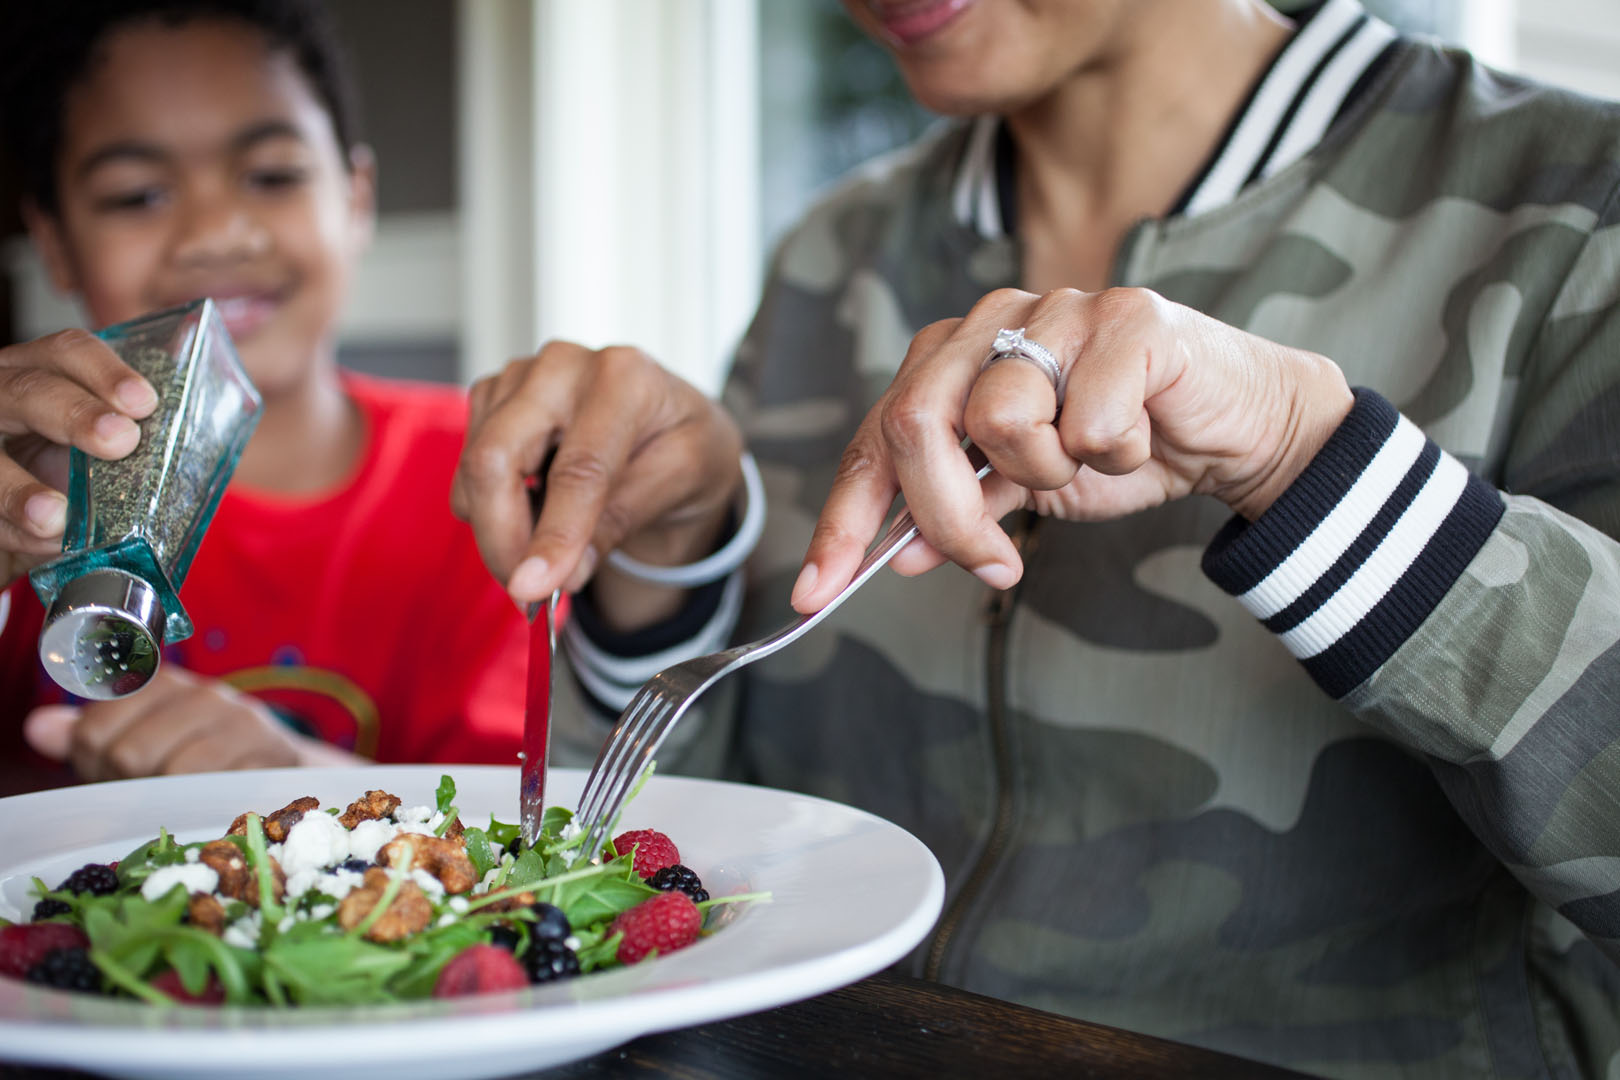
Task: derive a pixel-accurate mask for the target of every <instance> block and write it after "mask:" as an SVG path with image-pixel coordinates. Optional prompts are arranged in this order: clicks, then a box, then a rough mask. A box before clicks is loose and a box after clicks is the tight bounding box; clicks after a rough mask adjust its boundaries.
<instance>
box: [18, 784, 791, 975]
mask: <svg viewBox="0 0 1620 1080" xmlns="http://www.w3.org/2000/svg"><path fill="white" fill-rule="evenodd" d="M644 780H645V777H644V778H643V781H644ZM455 798H456V787H455V783H454V781H453V780H452V779H451V778H450V777H449V776H445V777H443V778H442V779H441V780H440V783H439V786H438V789H437V791H436V792H435V795H434V803H433V805H432V806H431V807H430V806H425V805H424V806H414V807H412V806H406V805H404V803H403V802H402V800H400V799H399V798H398V797H397V796H395V795H392V794H390V793H388V792H386V791H380V790H373V791H368V792H366V793H365V794H363V795H362V796H361V797H360V798H358V799H356V800H355V801H354V802H353V803H351V804H350V805H349V806H348V808H347V809H345V810H342V811H339V809H338V808H336V807H330V808H324V809H323V808H321V807H320V806H319V804H318V802H317V800H315V799H314V798H312V797H305V798H301V799H296V800H294V801H293V802H292V803H289V804H288V805H287V806H285V807H283V808H282V809H280V810H277V811H275V812H274V813H271V814H266V815H262V816H261V815H259V814H257V813H253V812H251V811H250V812H247V813H244V814H242V815H241V816H239V817H238V818H237V819H236V821H235V822H233V823H232V824H231V826H230V828H229V829H228V830H227V831H226V833H225V835H223V836H221V837H219V838H217V839H213V840H207V841H194V842H181V841H179V840H177V839H176V838H175V837H174V836H172V835H170V834H169V833H168V832H167V831H166V830H164V831H160V832H159V835H158V836H157V837H155V838H154V839H151V840H148V841H146V842H144V843H142V844H141V845H140V846H139V847H137V848H136V849H135V850H133V851H131V852H130V853H129V854H128V855H126V856H124V857H123V858H122V859H119V860H118V861H117V863H116V864H111V865H107V866H102V865H99V864H90V865H87V866H85V867H82V868H81V869H79V870H77V871H75V872H74V873H73V874H71V875H69V877H68V878H67V880H65V881H63V882H62V883H61V884H59V885H58V886H56V887H54V888H52V887H50V886H48V885H47V884H46V883H45V882H43V881H41V880H39V879H38V878H35V879H34V886H35V889H34V892H35V895H36V897H37V899H38V903H37V904H36V905H35V909H34V918H33V921H32V922H28V923H20V924H8V925H0V975H10V976H13V977H19V978H25V979H27V980H28V981H30V982H34V983H39V984H41V985H45V986H51V987H55V988H58V989H66V990H80V991H91V992H101V993H108V994H113V995H117V996H127V997H135V998H139V999H142V1000H145V1001H148V1002H151V1003H152V1004H154V1005H172V1004H175V1003H176V1002H180V1003H196V1004H216V1003H226V1004H231V1005H268V1006H288V1005H355V1004H378V1003H389V1002H397V1001H404V1000H409V999H415V998H423V997H429V996H438V997H446V996H457V995H461V994H468V993H482V992H491V991H498V990H512V989H518V988H520V987H523V986H528V985H531V984H535V983H544V982H551V981H554V980H556V979H563V978H570V977H573V976H575V975H581V974H587V973H589V972H592V971H596V970H599V969H602V968H609V967H614V966H617V965H620V964H627V963H636V962H639V961H641V960H643V959H646V958H648V957H651V956H656V955H659V954H662V953H668V952H671V951H674V950H675V949H679V948H683V947H685V946H686V945H688V944H690V943H691V942H692V941H693V940H695V939H696V938H697V937H698V936H700V934H702V933H703V932H704V930H703V923H704V919H705V916H706V914H707V912H708V911H709V910H710V909H711V908H712V907H714V906H715V905H718V904H725V903H735V902H738V901H747V900H756V899H761V898H763V897H764V896H765V894H758V893H751V894H745V895H737V896H727V897H719V898H713V899H711V898H710V897H709V895H708V893H707V891H706V890H704V889H703V887H702V883H701V881H699V879H698V877H697V875H696V874H695V873H693V872H692V871H691V870H690V869H688V868H687V867H685V866H684V865H681V864H680V857H679V852H678V850H677V849H676V847H675V845H674V843H673V841H671V840H670V839H669V838H668V837H666V836H664V835H663V834H662V833H659V832H657V831H655V830H651V829H644V830H635V831H632V832H626V833H621V834H620V835H619V836H618V837H617V838H616V839H615V840H614V841H612V842H610V843H609V844H608V845H607V847H606V848H605V849H604V850H603V851H602V852H600V853H586V852H583V851H581V850H580V845H581V844H582V842H583V839H584V835H583V831H582V830H580V829H579V828H577V827H576V826H574V825H573V822H572V817H573V815H572V813H571V812H570V811H568V810H565V809H562V808H560V807H552V808H550V809H548V810H547V811H546V812H545V816H544V819H543V821H542V825H541V830H540V835H539V836H538V837H537V838H536V840H535V842H534V844H533V845H531V846H525V845H524V844H523V843H522V841H521V839H520V837H519V830H518V827H517V826H516V825H513V824H508V823H505V822H501V821H498V820H496V819H495V818H494V817H493V816H491V818H490V819H489V821H488V823H487V824H486V825H484V826H482V827H474V826H465V825H463V823H462V821H461V818H460V815H459V813H458V810H457V807H456V806H455ZM610 831H611V830H610ZM593 855H594V856H596V857H595V858H593V857H592V856H593ZM0 922H3V920H0Z"/></svg>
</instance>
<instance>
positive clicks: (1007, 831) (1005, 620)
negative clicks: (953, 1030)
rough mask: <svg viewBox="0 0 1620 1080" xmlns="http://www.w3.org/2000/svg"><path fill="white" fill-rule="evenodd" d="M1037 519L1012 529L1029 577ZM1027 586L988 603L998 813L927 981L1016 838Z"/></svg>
mask: <svg viewBox="0 0 1620 1080" xmlns="http://www.w3.org/2000/svg"><path fill="white" fill-rule="evenodd" d="M1039 520H1040V519H1039V517H1038V516H1037V515H1036V514H1034V513H1032V512H1030V511H1019V513H1018V516H1017V518H1016V520H1015V521H1014V522H1013V525H1012V528H1010V529H1009V530H1008V536H1009V537H1010V538H1011V539H1012V542H1013V546H1014V547H1016V548H1017V549H1018V554H1019V557H1020V558H1021V559H1022V560H1023V561H1024V567H1025V570H1026V577H1027V576H1028V575H1027V570H1028V567H1029V558H1030V556H1031V555H1032V554H1033V552H1034V547H1035V545H1034V538H1035V529H1036V525H1037V523H1038V521H1039ZM1023 585H1024V582H1023V580H1022V579H1021V580H1020V581H1019V583H1018V584H1017V585H1015V586H1013V587H1012V588H1011V589H1006V590H999V591H994V592H991V593H990V597H989V601H988V602H987V603H986V604H985V611H984V618H985V622H986V623H987V625H988V628H989V633H988V636H987V638H986V641H985V716H986V718H987V719H988V720H989V723H990V760H991V784H992V795H993V800H992V801H993V805H994V806H995V810H994V816H993V817H992V819H991V822H990V832H989V836H988V838H987V839H986V840H985V843H984V847H983V848H982V849H981V850H980V852H979V856H978V858H977V859H975V860H974V863H973V868H972V870H970V871H969V872H968V876H967V878H966V880H964V881H963V883H962V887H961V889H959V890H958V891H957V893H956V897H955V898H954V899H953V900H952V901H951V903H950V906H949V907H948V908H946V910H945V914H944V915H942V916H940V920H939V924H938V925H937V926H936V927H935V928H934V936H933V940H932V941H931V942H930V943H929V946H928V953H927V958H926V961H925V962H924V964H923V977H924V978H926V979H933V980H937V979H938V978H939V977H940V972H941V970H942V969H943V968H944V965H945V956H946V953H947V951H948V950H949V949H950V945H951V941H952V938H953V937H954V936H955V934H956V931H957V928H958V927H959V926H960V925H961V922H962V920H963V918H965V917H966V916H967V913H968V911H969V910H970V909H971V908H972V907H973V906H974V904H975V902H976V901H977V900H978V897H979V894H980V892H982V891H983V889H984V885H985V883H986V882H987V881H988V880H989V879H990V875H991V874H992V873H993V872H994V871H995V869H996V868H997V867H998V866H999V865H1000V863H1001V860H1002V857H1003V856H1004V855H1005V854H1006V850H1007V842H1008V840H1009V839H1010V838H1011V835H1012V827H1013V818H1014V816H1015V812H1016V807H1015V805H1014V784H1013V748H1012V733H1011V718H1010V717H1009V716H1008V710H1007V628H1008V624H1009V623H1011V621H1012V612H1013V608H1014V607H1015V606H1017V604H1018V596H1019V594H1020V593H1021V592H1022V591H1023Z"/></svg>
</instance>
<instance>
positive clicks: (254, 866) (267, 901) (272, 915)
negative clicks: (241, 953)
mask: <svg viewBox="0 0 1620 1080" xmlns="http://www.w3.org/2000/svg"><path fill="white" fill-rule="evenodd" d="M247 861H248V869H250V870H252V871H253V872H254V874H255V875H257V876H258V879H259V915H260V922H259V942H260V944H263V943H264V942H265V941H266V939H268V938H272V937H274V936H275V934H276V924H277V923H279V922H281V916H282V909H281V903H280V902H279V901H278V900H277V899H276V894H275V890H274V888H273V886H274V885H275V874H274V873H273V872H272V871H271V869H270V855H269V853H268V852H267V851H265V844H264V825H263V824H262V823H261V822H260V821H259V815H258V814H255V813H253V812H252V811H251V810H250V811H248V815H247Z"/></svg>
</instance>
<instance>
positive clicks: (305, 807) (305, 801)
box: [264, 795, 321, 844]
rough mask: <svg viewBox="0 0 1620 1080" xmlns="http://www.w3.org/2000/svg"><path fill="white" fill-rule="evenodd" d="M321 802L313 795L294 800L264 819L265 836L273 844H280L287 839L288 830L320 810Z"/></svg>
mask: <svg viewBox="0 0 1620 1080" xmlns="http://www.w3.org/2000/svg"><path fill="white" fill-rule="evenodd" d="M320 806H321V800H319V799H317V798H316V797H315V796H313V795H305V796H304V797H303V798H301V799H294V800H293V801H292V802H290V803H288V804H287V805H286V806H283V807H282V808H281V809H280V810H277V811H276V812H275V813H273V814H270V815H268V816H267V817H266V818H265V819H264V835H265V837H266V838H268V839H269V840H270V841H271V842H272V843H276V844H280V843H282V842H284V841H285V840H286V839H287V830H288V829H290V828H292V827H293V826H294V825H296V824H298V822H299V819H300V818H302V817H303V816H304V815H305V814H307V813H309V812H310V811H311V810H319V809H320Z"/></svg>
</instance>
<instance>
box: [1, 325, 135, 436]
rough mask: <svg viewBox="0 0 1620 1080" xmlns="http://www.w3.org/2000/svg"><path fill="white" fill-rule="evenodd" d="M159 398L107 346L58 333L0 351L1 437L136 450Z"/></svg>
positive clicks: (76, 333) (75, 333)
mask: <svg viewBox="0 0 1620 1080" xmlns="http://www.w3.org/2000/svg"><path fill="white" fill-rule="evenodd" d="M156 406H157V395H156V394H155V393H154V392H153V390H152V387H151V386H150V385H149V384H148V383H147V382H146V380H145V379H143V378H142V377H141V376H140V375H139V374H138V373H137V372H136V371H135V369H134V368H131V367H130V366H129V365H127V364H125V363H124V362H123V361H122V360H120V359H119V358H118V355H117V354H116V353H114V352H113V351H112V349H110V348H108V346H107V344H106V343H105V342H103V341H101V340H99V339H97V338H96V337H95V336H94V335H92V334H89V333H86V332H85V331H82V330H64V331H62V332H61V333H58V334H52V335H50V336H49V337H45V338H40V339H39V340H37V341H30V342H25V343H23V344H21V345H14V346H11V347H9V348H6V349H0V434H9V435H15V434H21V433H23V432H34V433H37V434H39V435H42V436H44V437H45V438H47V439H49V440H50V441H51V442H54V443H58V444H60V445H63V446H76V447H78V448H79V449H80V450H83V451H84V452H85V453H87V454H92V455H94V456H96V457H100V458H119V457H123V456H124V455H125V454H127V453H129V452H130V451H131V450H133V449H134V448H135V443H136V442H137V441H138V439H139V434H140V433H139V429H138V428H137V427H136V425H135V420H136V419H139V418H141V417H144V416H147V415H148V414H150V413H151V411H152V410H153V409H154V408H155V407H156Z"/></svg>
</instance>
